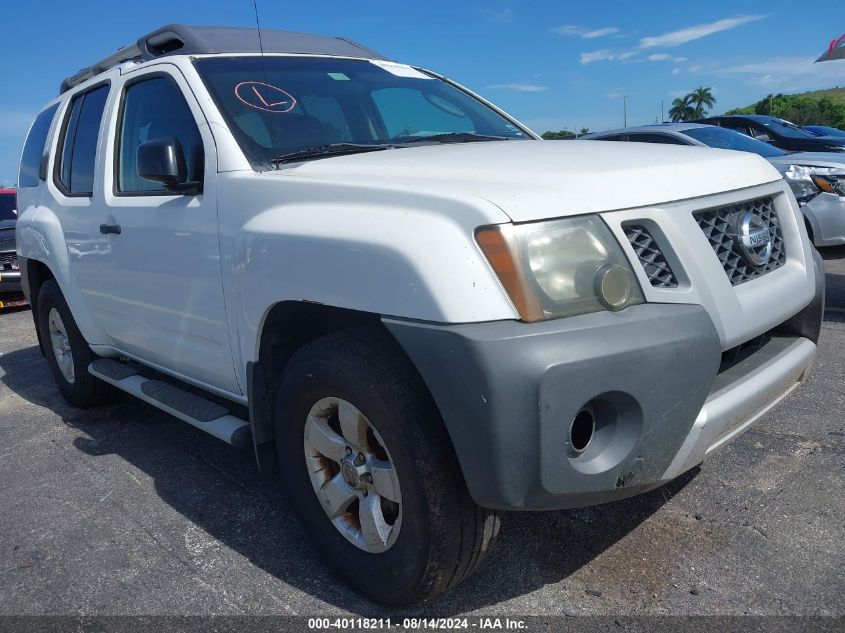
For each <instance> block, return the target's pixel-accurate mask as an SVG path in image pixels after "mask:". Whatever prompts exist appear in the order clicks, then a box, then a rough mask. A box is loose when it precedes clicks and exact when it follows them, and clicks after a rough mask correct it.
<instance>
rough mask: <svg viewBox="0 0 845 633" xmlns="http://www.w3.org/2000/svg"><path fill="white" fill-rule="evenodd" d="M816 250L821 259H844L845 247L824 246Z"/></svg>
mask: <svg viewBox="0 0 845 633" xmlns="http://www.w3.org/2000/svg"><path fill="white" fill-rule="evenodd" d="M818 250H819V253H820V254H821V256H822V259H829V260H833V259H845V246H825V247H823V248H820V249H818Z"/></svg>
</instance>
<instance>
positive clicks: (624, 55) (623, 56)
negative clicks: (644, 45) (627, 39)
mask: <svg viewBox="0 0 845 633" xmlns="http://www.w3.org/2000/svg"><path fill="white" fill-rule="evenodd" d="M639 54H640V52H639V51H625V52H624V53H619V55H617V57H616V59H621V60H625V59H630V58H631V57H633V56H634V55H639Z"/></svg>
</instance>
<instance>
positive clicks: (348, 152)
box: [17, 25, 824, 604]
mask: <svg viewBox="0 0 845 633" xmlns="http://www.w3.org/2000/svg"><path fill="white" fill-rule="evenodd" d="M261 35H262V42H261V43H262V45H263V51H260V49H259V41H258V38H257V36H256V33H255V31H248V30H242V29H217V28H188V27H184V26H178V25H176V26H168V27H164V28H162V29H159V30H158V31H156V32H154V33H151V34H149V35H146V36H144V37H142V38H140V39H139V40H138V42H137V44H134V45H132V46H128V47H126V48H124V49H121V50H120V51H118V52H117V53H115V54H114V55H112V56H110V57H108V58H106V59H104V60H102V61H101V62H99V63H97V64H95V65H93V66H91V67H90V68H86V69H83V70H82V71H80V72H79V73H78V74H77V75H75V76H74V77H72V78H70V79H68V80H66V81H65V82H64V83H63V85H62V91H61V94H60V96H59V97H57V98H56V99H55V100H54V101H53V102H51V103H50V104H49V105H48V106H47V108H46V109H45V110H44V111H43V112H42V113H41V114H40V115H38V117H37V119H36V120H35V123H34V124H33V126H32V129H31V131H30V134H29V136H28V139H27V141H26V145H25V147H24V151H23V156H22V159H21V169H20V183H19V184H20V191H19V198H20V209H21V217H20V221H19V222H18V228H17V235H18V249H19V254H20V256H21V260H20V261H21V269H22V274H23V284H24V287H25V290H26V293H27V295H28V297H29V298H30V300H31V302H32V306H33V316H34V318H35V323H36V327H37V330H38V336H39V340H40V342H41V349H42V351H43V353H44V355H45V357H46V358H47V362H48V363H49V365H50V368H51V370H52V373H53V375H54V377H55V380H56V383H57V385H58V388H59V389H60V391H61V392H62V394H63V395H64V396H65V397H66V398H67V399H68V400H69V401H70V402H71V403H72V404H74V405H77V406H81V407H85V406H91V405H94V404H96V403H101V402H104V401H106V400H107V399H108V398H109V397H111V396H112V395H113V394H114V393H116V392H117V390H122V391H125V392H128V393H130V394H133V395H134V396H137V397H138V398H141V399H142V400H145V401H146V402H148V403H150V404H152V405H154V406H156V407H159V408H160V409H163V410H164V411H167V412H169V413H171V414H173V415H174V416H176V417H178V418H181V419H182V420H185V421H187V422H189V423H191V424H193V425H194V426H196V427H197V428H199V429H202V430H204V431H207V432H209V433H212V434H213V435H215V436H216V437H218V438H220V439H222V440H225V441H227V442H229V443H231V444H233V445H236V446H242V445H248V446H251V447H254V450H255V456H256V459H257V461H258V465H259V467H260V468H261V469H262V470H267V471H272V470H275V469H278V470H280V471H281V474H282V481H283V485H284V486H285V487H286V490H287V492H288V496H289V498H290V500H291V502H292V503H293V504H294V505H295V506H296V507H297V509H298V511H299V512H300V514H301V517H302V520H303V523H304V524H305V526H306V530H307V532H308V534H309V535H310V536H311V537H312V538H313V539H314V541H315V543H316V546H317V547H318V548H319V549H320V551H321V552H322V553H323V554H324V555H325V557H326V558H327V560H328V561H329V562H330V563H331V564H332V565H333V566H334V567H335V569H336V570H337V572H338V573H339V574H340V575H342V576H343V577H344V578H346V579H347V580H348V581H349V582H350V583H351V584H352V585H354V586H355V587H356V588H357V589H359V590H360V591H361V592H363V593H365V594H367V595H368V596H370V597H371V598H373V599H376V600H379V601H382V602H386V603H394V604H398V603H408V602H413V601H417V600H421V599H425V598H428V597H430V596H432V595H434V594H436V593H438V592H440V591H442V590H444V589H447V588H449V587H451V586H453V585H454V584H456V583H457V582H459V581H460V580H461V579H462V578H464V577H466V576H467V575H468V574H470V573H471V572H472V571H473V569H475V567H476V566H477V565H478V564H479V562H480V561H481V560H482V559H483V557H484V555H485V554H486V553H487V552H488V551H489V550H490V548H491V546H492V543H493V542H494V540H495V538H496V534H497V532H498V527H499V511H501V510H551V509H557V508H571V507H576V506H583V505H589V504H596V503H602V502H606V501H611V500H614V499H620V498H623V497H626V496H630V495H633V494H636V493H639V492H643V491H646V490H649V489H652V488H655V487H656V486H659V485H661V484H662V483H664V482H666V481H668V480H670V479H672V478H674V477H676V476H678V475H679V474H681V473H683V472H684V471H686V470H688V469H690V468H692V467H693V466H695V465H697V464H698V463H699V462H701V461H702V460H703V459H704V457H705V456H706V455H707V454H708V453H709V452H710V451H712V450H714V449H715V448H717V447H718V446H720V445H721V444H723V443H724V442H725V441H727V440H729V439H730V438H732V437H734V436H735V435H736V434H737V433H739V432H740V431H742V430H743V429H745V428H746V427H747V426H748V425H749V424H750V423H751V422H752V421H754V420H755V419H756V418H758V417H759V416H760V415H761V414H763V413H764V412H765V411H766V410H768V409H769V408H770V407H771V406H772V405H774V404H775V403H776V402H778V401H779V400H780V399H781V398H783V397H784V396H785V395H786V394H788V393H789V392H790V391H792V389H794V388H795V387H796V386H797V385H798V384H799V383H800V382H801V381H802V380H804V378H805V377H806V376H807V373H808V372H809V370H810V366H811V364H812V361H813V358H814V356H815V352H816V341H817V339H818V334H819V327H820V321H821V313H822V304H823V301H824V297H823V294H824V293H823V275H822V274H821V270H820V263H819V259H818V257H817V253H816V252H815V250H814V249H813V248H812V246H811V245H810V244H809V242H808V240H807V234H806V231H805V228H804V223H803V221H802V220H801V213H800V211H799V209H798V206H797V204H796V201H795V198H794V197H793V195H792V193H791V191H790V189H789V187H787V186H786V184H785V183H784V181H783V180H782V179H781V178H780V175H779V174H778V172H777V171H776V170H775V169H773V168H772V167H771V165H769V164H768V163H767V162H766V161H765V160H763V159H761V158H759V157H758V156H751V155H743V154H739V153H734V152H723V151H718V150H710V149H696V148H673V147H657V146H643V145H640V144H635V143H631V144H610V143H593V144H588V143H567V142H543V141H541V140H539V139H538V137H537V136H536V135H535V134H534V133H533V132H531V131H530V130H528V129H527V128H526V127H525V126H523V125H521V124H520V123H519V122H517V121H516V120H514V119H512V118H510V117H509V116H508V115H506V114H505V113H503V112H502V111H501V110H498V109H497V108H495V107H494V106H492V105H491V104H490V103H488V102H486V101H485V100H483V99H481V98H480V97H478V96H477V95H474V94H473V93H471V92H469V91H468V90H466V89H464V88H462V87H460V86H458V85H457V84H455V83H453V82H451V81H449V80H447V79H445V78H444V77H442V76H440V75H437V74H435V73H433V72H430V71H426V70H422V69H419V68H414V67H411V66H407V65H403V64H398V63H395V62H391V61H389V60H386V59H385V58H383V57H382V56H380V55H378V54H377V53H374V52H373V51H370V50H368V49H366V48H364V47H362V46H360V45H358V44H356V43H354V42H350V41H348V40H345V39H341V38H328V37H318V36H312V35H305V34H301V33H285V32H280V31H263V32H262V33H261ZM247 411H248V414H247ZM738 476H742V474H741V473H738ZM266 529H272V527H270V528H268V526H256V530H266Z"/></svg>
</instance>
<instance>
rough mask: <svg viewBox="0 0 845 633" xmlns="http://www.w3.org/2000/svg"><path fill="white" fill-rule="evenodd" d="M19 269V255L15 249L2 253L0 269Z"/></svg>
mask: <svg viewBox="0 0 845 633" xmlns="http://www.w3.org/2000/svg"><path fill="white" fill-rule="evenodd" d="M17 269H18V255H17V253H16V252H15V251H11V252H9V253H0V271H5V272H8V271H10V270H17Z"/></svg>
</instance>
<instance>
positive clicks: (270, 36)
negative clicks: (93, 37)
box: [60, 24, 387, 93]
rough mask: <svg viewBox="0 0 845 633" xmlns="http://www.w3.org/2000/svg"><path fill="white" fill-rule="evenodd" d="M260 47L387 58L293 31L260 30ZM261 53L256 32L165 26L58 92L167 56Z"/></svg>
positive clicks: (347, 41) (349, 44)
mask: <svg viewBox="0 0 845 633" xmlns="http://www.w3.org/2000/svg"><path fill="white" fill-rule="evenodd" d="M261 45H262V46H263V49H264V52H265V53H303V54H308V55H337V56H340V57H360V58H363V59H381V60H386V59H387V58H386V57H384V56H383V55H380V54H379V53H376V52H375V51H373V50H370V49H369V48H367V47H365V46H362V45H361V44H359V43H358V42H355V41H353V40H350V39H346V38H345V37H327V36H324V35H312V34H310V33H297V32H296V31H277V30H273V29H261ZM260 51H261V48H260V47H259V41H258V32H257V30H256V29H252V28H250V29H246V28H233V27H226V26H185V25H183V24H168V25H167V26H163V27H161V28H160V29H157V30H155V31H153V32H152V33H148V34H147V35H144V36H142V37H140V38H138V41H137V42H135V43H134V44H130V45H129V46H124V47H123V48H121V49H120V50H118V51H117V52H115V53H112V54H111V55H109V56H108V57H106V58H104V59H101V60H100V61H99V62H97V63H96V64H93V65H92V66H88V67H87V68H83V69H82V70H80V71H79V72H78V73H76V74H75V75H73V76H71V77H68V78H67V79H65V80H64V81H62V85H61V88H60V93H62V92H66V91H67V90H70V89H71V88H73V87H74V86H77V85H79V84H81V83H82V82H83V81H87V80H88V79H90V78H91V77H94V76H95V75H99V74H100V73H101V72H104V71H105V70H108V69H109V68H112V67H113V66H116V65H118V64H122V63H124V62H128V61H147V60H150V59H156V58H158V57H164V56H166V55H200V54H203V53H258V52H260Z"/></svg>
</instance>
